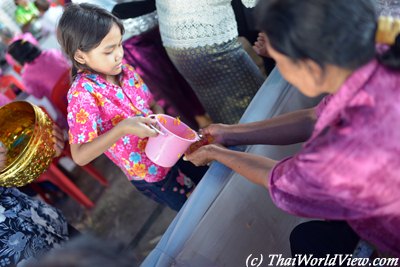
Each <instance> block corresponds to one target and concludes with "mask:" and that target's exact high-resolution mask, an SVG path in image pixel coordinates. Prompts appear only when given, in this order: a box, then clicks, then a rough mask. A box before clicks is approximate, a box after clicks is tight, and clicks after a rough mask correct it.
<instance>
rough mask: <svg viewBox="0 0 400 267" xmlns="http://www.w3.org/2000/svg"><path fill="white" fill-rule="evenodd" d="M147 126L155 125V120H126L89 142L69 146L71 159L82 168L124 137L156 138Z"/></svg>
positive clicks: (139, 118) (134, 118) (141, 118)
mask: <svg viewBox="0 0 400 267" xmlns="http://www.w3.org/2000/svg"><path fill="white" fill-rule="evenodd" d="M149 124H155V120H154V119H151V118H144V117H132V118H127V119H125V120H123V121H121V122H120V123H119V124H118V125H117V126H115V127H114V128H112V129H111V130H110V131H108V132H107V133H105V134H102V135H100V136H98V137H96V138H95V139H94V140H92V141H91V142H87V143H83V144H71V155H72V159H73V160H74V161H75V163H76V164H78V165H80V166H83V165H86V164H88V163H89V162H91V161H92V160H94V159H95V158H97V157H99V156H100V155H101V154H103V153H104V152H105V151H107V149H109V148H110V147H111V146H112V145H113V144H115V142H117V141H118V139H120V138H121V137H122V136H124V135H127V134H133V135H136V136H138V137H140V138H144V137H149V136H156V135H157V133H156V132H155V131H154V130H153V129H151V128H150V127H149V126H148V125H149Z"/></svg>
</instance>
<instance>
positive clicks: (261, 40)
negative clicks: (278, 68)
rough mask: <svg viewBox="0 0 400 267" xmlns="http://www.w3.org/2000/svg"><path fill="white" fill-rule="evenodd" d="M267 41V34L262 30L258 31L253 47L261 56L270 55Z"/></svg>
mask: <svg viewBox="0 0 400 267" xmlns="http://www.w3.org/2000/svg"><path fill="white" fill-rule="evenodd" d="M267 42H268V38H267V35H266V34H265V33H263V32H259V33H258V37H257V41H256V42H255V43H254V46H253V49H254V51H256V53H257V54H258V55H259V56H261V57H270V55H269V53H268V50H267Z"/></svg>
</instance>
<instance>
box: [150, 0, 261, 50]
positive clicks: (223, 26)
mask: <svg viewBox="0 0 400 267" xmlns="http://www.w3.org/2000/svg"><path fill="white" fill-rule="evenodd" d="M242 3H243V4H244V5H245V6H246V7H248V8H250V7H254V6H255V5H256V3H257V0H242ZM157 13H158V18H159V24H160V32H161V38H162V40H163V43H164V46H165V47H171V48H194V47H199V46H206V45H215V44H221V43H224V42H227V41H229V40H232V39H234V38H236V37H237V36H238V31H237V24H236V20H235V14H234V12H233V9H232V5H231V0H157Z"/></svg>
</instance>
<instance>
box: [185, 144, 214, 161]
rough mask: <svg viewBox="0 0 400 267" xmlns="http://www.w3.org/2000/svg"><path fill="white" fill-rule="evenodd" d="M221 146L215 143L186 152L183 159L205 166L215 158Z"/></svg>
mask: <svg viewBox="0 0 400 267" xmlns="http://www.w3.org/2000/svg"><path fill="white" fill-rule="evenodd" d="M221 147H222V146H220V145H215V144H211V145H206V146H202V147H200V148H199V149H197V150H196V151H194V152H193V153H191V154H185V156H184V157H183V159H184V160H188V161H190V162H192V163H193V164H194V165H196V166H204V165H207V164H209V163H210V162H211V161H213V160H214V159H215V158H214V156H215V152H216V150H217V149H221Z"/></svg>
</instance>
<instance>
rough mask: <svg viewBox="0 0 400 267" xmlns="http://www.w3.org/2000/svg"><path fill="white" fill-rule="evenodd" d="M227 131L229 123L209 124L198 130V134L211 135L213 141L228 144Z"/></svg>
mask: <svg viewBox="0 0 400 267" xmlns="http://www.w3.org/2000/svg"><path fill="white" fill-rule="evenodd" d="M228 132H229V125H227V124H222V123H218V124H211V125H209V126H207V127H206V128H204V129H201V130H200V134H202V135H204V136H207V135H211V136H212V137H213V143H218V144H222V145H225V146H229V145H230V144H228V140H227V139H226V135H227V133H228Z"/></svg>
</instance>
